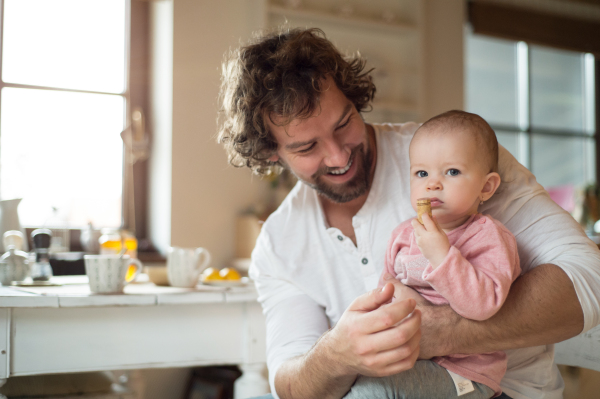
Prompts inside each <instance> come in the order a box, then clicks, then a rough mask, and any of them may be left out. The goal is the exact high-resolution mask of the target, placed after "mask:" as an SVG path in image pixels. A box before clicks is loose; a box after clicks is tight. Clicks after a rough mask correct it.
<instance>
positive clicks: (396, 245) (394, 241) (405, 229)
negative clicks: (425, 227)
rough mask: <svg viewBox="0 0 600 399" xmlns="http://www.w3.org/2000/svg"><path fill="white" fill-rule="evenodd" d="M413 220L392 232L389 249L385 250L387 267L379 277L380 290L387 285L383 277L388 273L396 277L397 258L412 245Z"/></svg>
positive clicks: (401, 224) (405, 222)
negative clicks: (395, 265)
mask: <svg viewBox="0 0 600 399" xmlns="http://www.w3.org/2000/svg"><path fill="white" fill-rule="evenodd" d="M411 221H412V219H408V220H405V221H404V222H402V223H400V224H399V225H398V227H396V228H395V229H394V231H392V235H391V237H390V239H389V241H388V245H387V248H386V250H385V265H384V267H383V271H382V272H381V276H379V283H378V284H377V286H378V287H379V288H381V287H383V286H384V285H385V281H384V280H383V276H384V275H385V274H386V273H389V274H391V275H393V276H394V277H396V275H397V273H396V271H395V270H394V264H395V263H396V257H397V256H398V254H399V253H400V252H401V251H402V250H405V251H406V250H408V248H409V245H410V234H411V233H412V231H413V228H412V225H411Z"/></svg>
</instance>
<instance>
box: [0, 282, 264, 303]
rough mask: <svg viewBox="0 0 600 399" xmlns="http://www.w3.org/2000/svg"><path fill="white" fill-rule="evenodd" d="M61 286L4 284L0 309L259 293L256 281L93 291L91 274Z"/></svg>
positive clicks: (216, 299) (211, 299)
mask: <svg viewBox="0 0 600 399" xmlns="http://www.w3.org/2000/svg"><path fill="white" fill-rule="evenodd" d="M52 282H54V283H57V284H61V285H60V286H43V287H5V286H0V308H15V307H19V308H21V307H26V308H41V307H46V308H66V307H90V306H160V305H185V304H200V303H227V302H254V301H256V298H257V294H256V290H255V289H254V285H253V284H252V283H250V284H248V285H246V286H243V287H214V286H208V285H202V284H199V285H198V286H196V288H177V287H163V286H157V285H154V284H153V283H150V282H145V283H132V284H129V285H127V286H125V292H124V293H123V294H110V295H105V294H92V293H91V292H90V288H89V285H88V280H87V276H56V277H53V279H52Z"/></svg>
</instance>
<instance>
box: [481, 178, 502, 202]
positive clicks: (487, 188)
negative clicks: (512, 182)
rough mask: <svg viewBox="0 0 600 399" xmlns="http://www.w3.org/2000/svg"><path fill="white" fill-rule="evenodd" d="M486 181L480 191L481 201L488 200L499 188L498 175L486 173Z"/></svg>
mask: <svg viewBox="0 0 600 399" xmlns="http://www.w3.org/2000/svg"><path fill="white" fill-rule="evenodd" d="M485 178H486V181H485V184H484V185H483V188H482V189H481V198H482V200H483V201H487V200H489V199H490V198H491V197H492V195H494V193H495V192H496V190H497V189H498V187H499V186H500V175H499V174H498V173H496V172H491V173H488V175H487V176H486V177H485Z"/></svg>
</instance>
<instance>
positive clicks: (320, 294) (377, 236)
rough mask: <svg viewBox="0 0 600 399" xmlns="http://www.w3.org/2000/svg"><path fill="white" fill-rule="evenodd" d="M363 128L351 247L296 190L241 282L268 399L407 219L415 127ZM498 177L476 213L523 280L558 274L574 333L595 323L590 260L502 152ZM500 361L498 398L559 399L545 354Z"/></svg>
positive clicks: (576, 236)
mask: <svg viewBox="0 0 600 399" xmlns="http://www.w3.org/2000/svg"><path fill="white" fill-rule="evenodd" d="M373 128H374V130H375V137H376V141H377V165H376V169H375V177H374V180H373V184H372V187H371V190H370V192H369V195H368V198H367V200H366V202H365V204H364V205H363V207H362V208H361V209H360V211H359V212H358V213H357V214H356V215H355V216H354V218H353V219H352V225H353V227H354V232H355V234H356V242H357V245H356V246H355V245H354V244H353V243H352V241H351V240H350V239H349V238H348V237H346V236H344V235H343V234H342V232H341V231H340V230H339V229H337V228H334V227H329V226H328V225H327V222H326V220H325V218H324V215H323V211H322V209H321V206H320V203H319V200H318V198H317V194H316V192H315V191H314V190H313V189H312V188H310V187H308V186H307V185H305V184H303V183H301V182H299V183H298V184H297V185H296V186H295V187H294V189H293V190H292V192H291V193H290V194H289V195H288V196H287V198H286V199H285V200H284V202H283V203H282V205H281V206H280V207H279V209H277V211H275V212H274V213H273V214H272V215H271V216H270V217H269V219H268V220H267V221H266V222H265V224H264V225H263V227H262V231H261V234H260V236H259V238H258V240H257V245H256V247H255V249H254V252H253V253H252V265H251V267H250V276H251V278H252V279H253V280H254V281H255V283H256V287H257V290H258V293H259V301H260V302H261V304H262V306H263V311H264V313H265V316H266V323H267V326H266V327H267V364H268V368H269V382H270V384H271V390H272V392H273V395H274V396H275V397H278V396H277V394H276V392H275V386H274V380H275V374H276V372H277V370H278V368H279V367H280V366H281V364H282V363H283V362H285V361H286V360H287V359H290V358H292V357H295V356H298V355H301V354H304V353H306V352H307V351H308V350H309V349H310V348H311V347H312V346H313V345H314V343H315V342H316V341H317V339H318V338H319V337H320V336H321V335H322V334H323V333H325V331H327V329H328V328H329V327H330V326H334V325H335V324H336V323H337V321H338V320H339V319H340V317H341V316H342V313H343V312H344V311H345V310H346V308H347V307H348V306H349V305H350V303H351V302H352V301H353V300H354V299H355V298H356V297H357V296H359V295H362V294H364V293H365V292H367V291H369V290H372V289H374V288H376V287H377V281H378V278H379V275H380V274H381V272H382V270H383V267H384V255H385V250H386V245H387V242H388V240H389V238H390V234H391V232H392V230H393V229H394V228H395V227H396V226H397V225H399V224H400V223H401V222H402V221H404V220H406V219H408V218H412V217H415V212H414V210H413V208H412V206H411V204H410V185H409V174H410V173H409V170H410V164H409V159H408V147H409V144H410V140H411V138H412V136H413V134H414V132H415V130H416V129H417V128H418V125H417V124H415V123H406V124H401V125H397V124H381V125H373ZM499 169H500V175H501V177H502V184H501V185H500V188H499V190H498V191H497V193H496V194H495V195H494V196H493V197H492V199H491V200H489V201H488V202H486V203H485V205H483V206H482V207H481V208H480V211H482V212H483V213H484V214H489V215H491V216H492V217H494V218H496V219H498V220H499V221H500V222H502V223H503V224H504V225H505V226H506V227H507V228H508V229H509V230H510V231H511V232H512V233H513V234H514V235H515V237H516V239H517V245H518V252H519V258H520V260H521V269H522V271H523V273H525V272H527V271H528V270H531V269H532V268H534V267H536V266H538V265H541V264H545V263H552V264H555V265H557V266H559V267H561V268H562V269H563V270H564V271H565V272H566V273H567V275H568V276H569V278H570V279H571V281H572V282H573V285H574V287H575V290H576V292H577V296H578V298H579V302H580V303H581V307H582V309H583V313H584V318H585V322H584V329H583V331H582V332H585V331H587V330H589V329H590V328H592V327H594V326H596V325H598V324H600V251H598V248H597V247H596V245H594V244H593V243H592V242H591V241H590V240H589V239H588V238H587V237H586V235H585V233H584V231H583V230H582V228H581V227H580V225H579V224H578V223H577V222H576V221H575V220H574V219H573V218H572V217H571V215H569V214H568V213H567V212H565V211H563V210H562V209H561V208H560V207H559V206H558V205H556V204H555V203H554V202H553V201H552V200H551V199H550V197H549V196H548V195H547V193H546V191H545V190H544V189H543V187H542V186H540V185H539V184H538V183H537V182H536V180H535V177H534V176H533V175H532V174H531V173H530V172H529V171H528V170H527V169H526V168H525V167H523V166H522V165H521V164H519V163H518V162H517V161H516V160H515V158H514V157H513V156H512V155H511V154H510V153H509V152H508V151H506V150H505V149H504V148H502V147H501V148H500V157H499ZM548 295H552V293H548ZM506 353H507V355H508V371H507V373H506V375H505V376H504V378H503V380H502V384H501V386H502V389H503V391H504V392H506V393H507V394H508V395H509V396H511V397H512V398H514V399H526V398H536V399H541V398H552V399H554V398H562V390H563V386H564V384H563V381H562V378H561V377H560V373H559V372H558V369H557V367H556V365H555V364H554V345H543V346H537V347H532V348H525V349H517V350H508V351H506Z"/></svg>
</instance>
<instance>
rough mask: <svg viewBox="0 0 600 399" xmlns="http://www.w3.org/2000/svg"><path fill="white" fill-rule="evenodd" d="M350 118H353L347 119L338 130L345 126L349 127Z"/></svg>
mask: <svg viewBox="0 0 600 399" xmlns="http://www.w3.org/2000/svg"><path fill="white" fill-rule="evenodd" d="M350 118H351V116H350V117H348V119H346V122H344V123H342V124H341V125H339V126H338V129H340V128H342V127H345V126H347V125H348V123H350Z"/></svg>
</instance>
